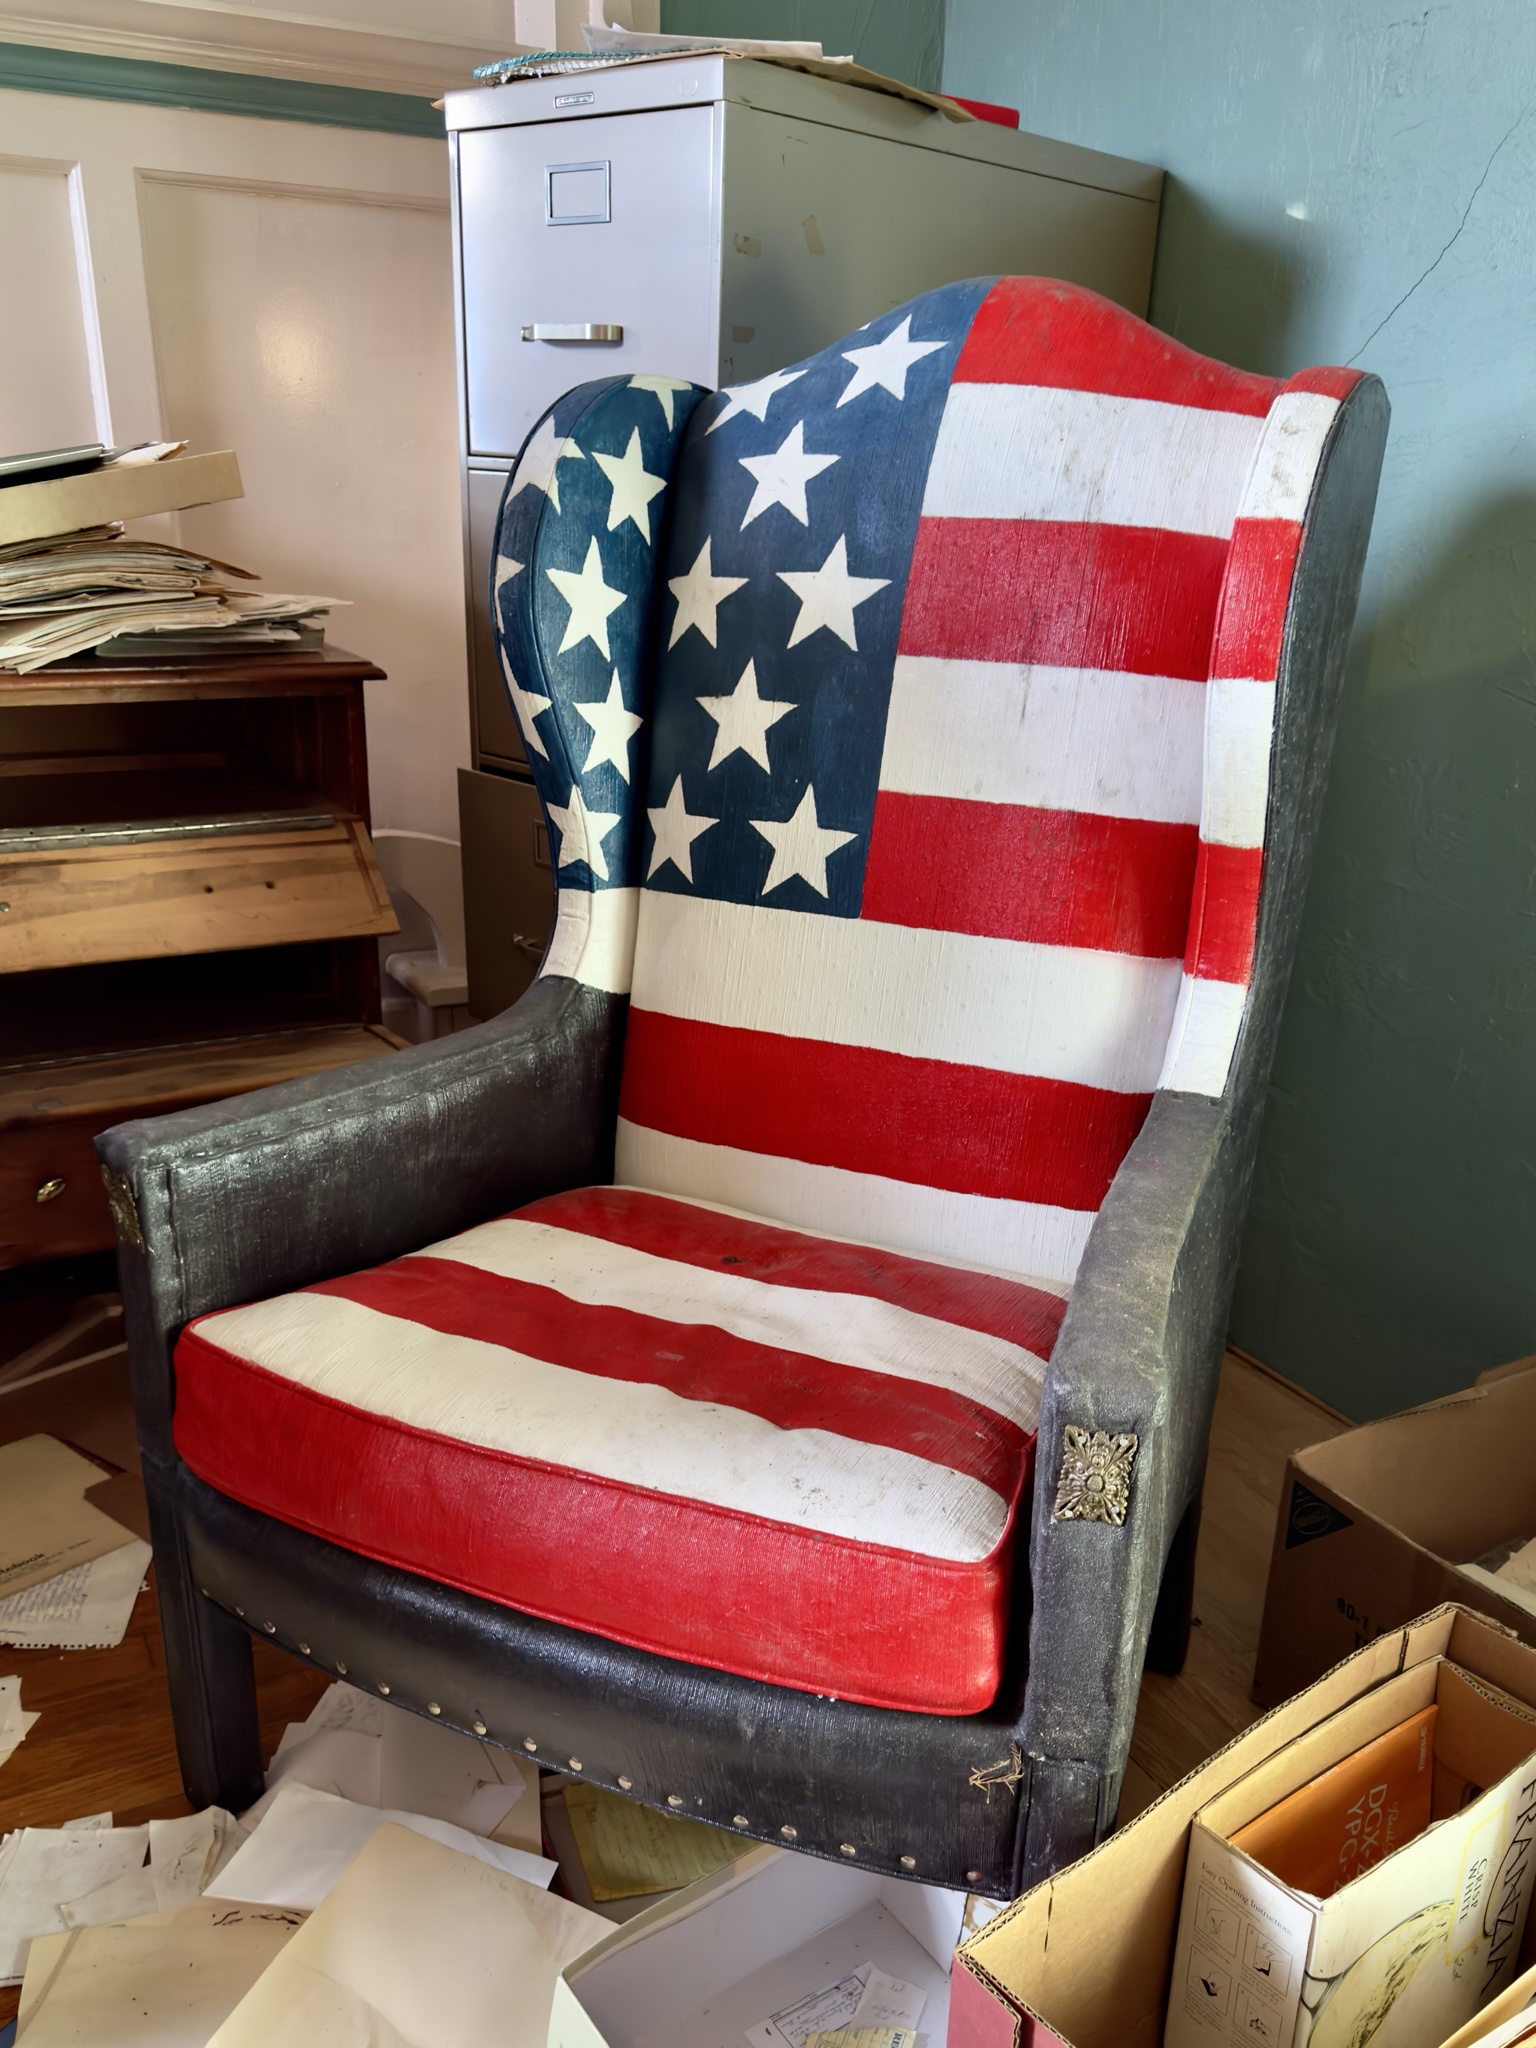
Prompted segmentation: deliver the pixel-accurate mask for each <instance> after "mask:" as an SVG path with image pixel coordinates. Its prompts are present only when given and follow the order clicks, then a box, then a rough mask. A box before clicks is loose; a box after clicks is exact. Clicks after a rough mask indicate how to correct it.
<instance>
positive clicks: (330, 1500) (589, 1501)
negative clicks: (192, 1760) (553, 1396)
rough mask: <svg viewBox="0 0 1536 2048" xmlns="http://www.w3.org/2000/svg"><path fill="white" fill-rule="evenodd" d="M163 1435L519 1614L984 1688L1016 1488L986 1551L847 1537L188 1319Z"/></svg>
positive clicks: (229, 1484) (309, 1513)
mask: <svg viewBox="0 0 1536 2048" xmlns="http://www.w3.org/2000/svg"><path fill="white" fill-rule="evenodd" d="M175 1436H176V1448H177V1450H178V1451H179V1452H180V1454H181V1456H182V1458H183V1459H185V1461H186V1463H187V1464H188V1465H189V1466H190V1467H191V1468H192V1470H193V1471H194V1472H195V1473H196V1474H197V1475H198V1477H199V1478H200V1479H203V1480H206V1481H207V1483H208V1484H209V1485H210V1486H215V1487H217V1488H218V1489H219V1491H220V1492H221V1493H227V1494H229V1495H231V1496H232V1498H234V1499H235V1500H238V1501H243V1502H244V1503H245V1504H246V1506H247V1507H253V1508H256V1509H258V1510H259V1511H260V1512H261V1513H263V1514H268V1515H274V1516H276V1517H277V1519H278V1520H279V1521H283V1522H287V1523H290V1524H291V1525H292V1526H293V1527H295V1528H298V1529H307V1530H308V1531H309V1532H310V1533H311V1534H312V1535H316V1536H320V1537H323V1538H325V1539H326V1540H327V1541H328V1542H332V1543H339V1544H342V1545H343V1546H345V1547H346V1548H347V1549H349V1550H354V1551H360V1552H362V1553H363V1555H365V1556H367V1557H374V1558H378V1559H379V1560H380V1561H381V1562H382V1563H385V1564H390V1565H395V1566H397V1567H398V1568H400V1569H401V1570H404V1571H410V1572H419V1573H421V1574H423V1575H424V1576H425V1577H427V1578H431V1579H436V1580H438V1581H440V1582H441V1583H443V1584H445V1585H450V1586H458V1587H460V1588H461V1589H462V1590H463V1591H464V1592H466V1593H472V1594H476V1595H478V1596H479V1597H480V1598H482V1599H486V1600H494V1601H496V1602H497V1603H498V1604H500V1605H501V1606H504V1607H515V1608H517V1609H518V1610H519V1611H520V1612H521V1613H524V1614H534V1615H539V1616H542V1617H543V1618H544V1619H546V1620H549V1621H556V1622H562V1623H564V1624H565V1625H567V1626H568V1627H571V1628H578V1629H585V1630H589V1631H592V1632H595V1633H596V1634H598V1635H602V1636H607V1637H609V1638H610V1639H611V1640H613V1641H615V1642H620V1643H630V1644H633V1645H634V1646H635V1647H636V1648H638V1649H642V1650H650V1651H653V1652H655V1653H657V1654H658V1655H660V1656H664V1657H678V1658H682V1659H684V1660H686V1661H687V1662H688V1663H690V1664H704V1665H708V1666H710V1667H711V1668H713V1669H715V1670H720V1671H735V1672H740V1673H741V1674H742V1675H743V1676H745V1677H748V1678H760V1679H763V1680H765V1681H767V1682H768V1683H769V1684H773V1685H788V1686H795V1687H798V1688H799V1689H801V1690H802V1691H808V1692H826V1693H836V1694H837V1696H838V1697H839V1698H841V1699H851V1700H857V1701H860V1702H861V1703H863V1704H866V1705H869V1706H877V1707H897V1708H905V1709H908V1710H911V1711H916V1712H922V1713H932V1714H975V1713H980V1712H981V1711H982V1709H983V1708H985V1707H987V1706H989V1705H990V1704H991V1701H992V1699H993V1697H994V1696H995V1694H996V1691H997V1686H998V1681H999V1679H1000V1677H1001V1673H1002V1658H1003V1644H1004V1631H1005V1626H1006V1618H1007V1598H1008V1581H1009V1570H1010V1563H1011V1554H1012V1541H1013V1526H1014V1521H1015V1519H1016V1515H1017V1501H1015V1502H1014V1503H1012V1504H1011V1512H1010V1515H1009V1521H1008V1527H1007V1530H1006V1531H1005V1534H1004V1536H1003V1539H1002V1541H1001V1542H1000V1543H999V1544H998V1546H997V1548H996V1550H995V1551H994V1552H993V1553H992V1555H991V1557H989V1558H987V1559H985V1560H984V1561H983V1562H982V1563H980V1564H975V1565H955V1564H949V1563H944V1562H940V1561H937V1560H935V1559H931V1558H925V1557H915V1556H912V1555H911V1554H909V1553H907V1552H905V1551H898V1550H883V1549H877V1548H875V1547H874V1546H872V1545H866V1544H856V1543H849V1542H846V1541H843V1540H842V1539H839V1538H830V1537H826V1536H822V1535H813V1534H811V1533H809V1532H807V1531H804V1530H799V1529H794V1528H790V1527H788V1526H786V1525H785V1524H783V1523H779V1522H767V1521H761V1520H758V1519H756V1518H755V1517H752V1516H748V1515H741V1514H737V1513H735V1512H733V1511H732V1510H730V1509H726V1508H715V1507H709V1506H706V1505H705V1504H703V1503H701V1502H697V1501H680V1500H676V1499H674V1498H672V1497H671V1496H670V1495H667V1494H658V1493H646V1492H642V1491H639V1490H638V1489H635V1488H632V1487H625V1486H618V1485H614V1484H613V1483H611V1482H610V1481H606V1480H601V1479H594V1478H591V1477H589V1476H588V1475H585V1474H582V1473H575V1472H570V1471H567V1470H565V1469H564V1468H562V1467H558V1466H549V1465H542V1464H538V1463H536V1462H534V1461H533V1460H531V1459H521V1458H514V1457H510V1456H508V1455H506V1454H505V1453H503V1452H497V1451H488V1450H485V1449H482V1448H480V1447H478V1446H476V1445H472V1444H463V1443H459V1442H456V1441H455V1440H454V1439H452V1438H449V1437H441V1436H435V1435H433V1434H431V1433H430V1432H427V1431H424V1430H418V1429H410V1428H406V1427H405V1426H403V1425H402V1424H399V1423H396V1422H391V1421H389V1420H388V1419H387V1418H385V1417H381V1416H377V1415H370V1414H367V1413H366V1412H365V1411H363V1410H361V1409H358V1408H354V1407H351V1406H349V1405H347V1404H345V1403H343V1402H339V1401H330V1400H326V1399H325V1398H324V1397H323V1396H320V1395H318V1394H314V1393H312V1392H310V1391H309V1390H308V1389H307V1388H303V1387H298V1386H295V1385H294V1384H293V1383H292V1382H291V1381H289V1380H285V1379H282V1378H281V1377H280V1376H279V1375H277V1374H276V1373H270V1372H265V1371H263V1370H262V1369H261V1368H260V1367H258V1366H253V1365H250V1364H248V1363H246V1362H245V1361H244V1360H242V1359H238V1358H235V1357H232V1356H231V1355H230V1354H229V1353H228V1352H226V1351H224V1350H222V1349H221V1348H219V1347H218V1346H216V1345H214V1344H210V1343H208V1342H207V1341H206V1340H205V1339H203V1338H202V1337H201V1336H200V1335H199V1333H198V1330H197V1326H196V1325H195V1324H194V1325H193V1326H192V1328H190V1329H189V1330H187V1331H186V1332H185V1333H184V1334H183V1336H182V1338H181V1341H180V1342H179V1344H178V1345H177V1347H176V1423H175ZM1028 1463H1029V1460H1028V1459H1026V1461H1025V1464H1026V1468H1027V1466H1028ZM1022 1491H1023V1487H1022V1485H1021V1489H1020V1492H1021V1495H1022Z"/></svg>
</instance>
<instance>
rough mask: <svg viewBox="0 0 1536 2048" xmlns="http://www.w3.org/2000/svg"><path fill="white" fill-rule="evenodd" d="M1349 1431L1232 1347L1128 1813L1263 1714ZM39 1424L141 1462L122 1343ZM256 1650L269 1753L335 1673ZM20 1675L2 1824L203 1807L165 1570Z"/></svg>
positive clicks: (0, 1388) (102, 1341)
mask: <svg viewBox="0 0 1536 2048" xmlns="http://www.w3.org/2000/svg"><path fill="white" fill-rule="evenodd" d="M115 1335H116V1326H115V1325H114V1326H109V1327H108V1328H107V1329H106V1330H105V1331H104V1332H99V1333H98V1335H97V1347H98V1348H100V1346H101V1345H106V1346H108V1347H110V1345H111V1342H112V1339H113V1338H114V1337H115ZM85 1341H86V1342H87V1343H90V1342H91V1341H92V1340H91V1338H90V1337H89V1336H87V1338H86V1339H85ZM0 1368H3V1358H0ZM1343 1426H1344V1425H1343V1423H1342V1422H1341V1421H1340V1419H1339V1418H1338V1417H1336V1416H1335V1415H1333V1414H1332V1413H1331V1412H1330V1411H1329V1410H1328V1409H1326V1408H1323V1407H1321V1406H1319V1405H1318V1404H1317V1403H1316V1402H1314V1401H1312V1400H1310V1399H1309V1398H1308V1397H1307V1396H1306V1395H1304V1394H1302V1393H1300V1392H1299V1391H1298V1390H1297V1389H1296V1388H1294V1387H1292V1386H1289V1385H1287V1384H1286V1383H1285V1382H1284V1381H1282V1380H1279V1379H1276V1378H1274V1377H1273V1376H1272V1375H1271V1374H1269V1373H1267V1372H1265V1371H1264V1370H1263V1368H1262V1367H1257V1366H1255V1365H1253V1364H1251V1363H1250V1362H1248V1361H1246V1360H1244V1359H1241V1358H1239V1357H1237V1356H1236V1355H1234V1354H1229V1355H1228V1357H1227V1361H1226V1364H1225V1367H1224V1369H1223V1374H1222V1384H1221V1393H1220V1396H1219V1398H1218V1400H1217V1404H1216V1419H1215V1424H1214V1427H1213V1430H1212V1437H1211V1459H1210V1466H1209V1470H1208V1473H1207V1478H1206V1488H1205V1519H1204V1524H1203V1527H1202V1530H1201V1535H1200V1550H1199V1559H1198V1564H1197V1567H1196V1575H1195V1616H1196V1624H1195V1630H1194V1636H1193V1641H1192V1646H1191V1649H1190V1655H1189V1661H1188V1663H1187V1665H1186V1666H1185V1669H1184V1672H1183V1674H1182V1675H1181V1676H1180V1677H1178V1678H1156V1677H1148V1678H1147V1679H1146V1680H1145V1681H1144V1683H1143V1685H1142V1694H1141V1705H1140V1710H1139V1712H1138V1715H1137V1720H1136V1732H1135V1737H1134V1740H1133V1742H1132V1745H1131V1764H1130V1768H1129V1771H1128V1773H1127V1777H1126V1787H1125V1797H1124V1799H1123V1800H1122V1803H1121V1809H1120V1817H1121V1820H1122V1821H1124V1820H1126V1819H1128V1818H1129V1817H1130V1815H1131V1814H1133V1813H1135V1812H1138V1811H1139V1810H1140V1809H1141V1808H1142V1807H1143V1806H1145V1805H1146V1804H1147V1803H1148V1802H1149V1801H1150V1800H1151V1799H1153V1798H1155V1797H1156V1796H1157V1794H1158V1793H1159V1792H1160V1791H1163V1790H1165V1789H1166V1788H1167V1787H1168V1786H1169V1785H1172V1784H1174V1783H1176V1782H1177V1780H1178V1779H1179V1778H1181V1777H1182V1776H1183V1775H1184V1774H1185V1772H1187V1771H1188V1770H1190V1769H1192V1768H1193V1766H1194V1765H1195V1764H1197V1763H1199V1762H1200V1761H1201V1760H1202V1759H1203V1758H1204V1757H1206V1756H1208V1755H1210V1753H1211V1752H1212V1751H1213V1750H1215V1749H1218V1748H1219V1747H1220V1746H1221V1745H1222V1744H1223V1743H1224V1742H1226V1741H1228V1740H1229V1739H1230V1738H1231V1737H1232V1736H1233V1735H1235V1734H1236V1733H1237V1732H1238V1731H1239V1730H1240V1729H1242V1728H1245V1727H1246V1726H1247V1725H1248V1723H1249V1722H1250V1721H1252V1720H1253V1719H1254V1718H1255V1717H1256V1714H1257V1711H1258V1710H1257V1708H1255V1707H1254V1706H1253V1705H1252V1704H1251V1703H1250V1701H1249V1698H1248V1684H1249V1679H1250V1678H1251V1676H1252V1672H1253V1660H1254V1653H1255V1651H1256V1649H1257V1647H1258V1638H1259V1618H1260V1614H1261V1612H1262V1609H1263V1604H1264V1582H1265V1577H1266V1574H1267V1572H1268V1567H1269V1548H1270V1541H1271V1538H1272V1536H1273V1533H1274V1526H1275V1513H1276V1508H1277V1504H1278V1501H1279V1495H1280V1484H1281V1479H1282V1477H1283V1474H1284V1469H1285V1460H1286V1457H1287V1454H1288V1453H1289V1452H1291V1451H1292V1450H1295V1449H1297V1448H1299V1447H1300V1446H1301V1445H1303V1444H1309V1443H1317V1442H1320V1441H1321V1440H1322V1439H1323V1438H1324V1437H1327V1436H1332V1435H1334V1434H1336V1432H1337V1431H1338V1430H1339V1429H1340V1428H1342V1427H1343ZM39 1429H44V1430H48V1431H50V1432H51V1433H52V1434H54V1435H56V1436H60V1437H63V1438H65V1439H66V1440H68V1441H70V1442H73V1443H75V1444H76V1445H77V1446H78V1447H79V1448H80V1449H82V1450H84V1451H86V1452H87V1453H88V1454H89V1455H91V1456H93V1457H95V1458H98V1459H99V1460H101V1461H103V1462H104V1463H105V1464H106V1465H108V1466H110V1467H114V1468H121V1469H124V1470H129V1471H131V1470H135V1469H136V1466H137V1453H136V1450H135V1448H134V1444H133V1435H132V1427H131V1411H130V1409H129V1405H128V1385H127V1366H126V1360H125V1359H124V1357H123V1355H122V1353H121V1351H120V1350H118V1351H116V1352H113V1351H111V1350H110V1349H109V1352H108V1355H107V1356H106V1357H104V1358H101V1359H99V1360H97V1362H96V1363H95V1364H93V1365H89V1366H83V1367H81V1368H80V1369H79V1370H77V1371H74V1372H69V1373H65V1374H62V1375H60V1376H59V1377H57V1378H54V1379H50V1380H44V1381H42V1382H40V1383H36V1384H34V1385H32V1386H30V1387H23V1388H19V1389H16V1390H14V1391H7V1390H6V1389H5V1387H4V1384H3V1378H0V1443H8V1442H11V1441H13V1440H14V1439H16V1438H18V1437H21V1436H26V1435H29V1434H31V1433H32V1432H33V1431H35V1430H39ZM255 1654H256V1669H257V1681H258V1687H259V1693H260V1701H261V1720H262V1739H263V1744H264V1753H265V1754H267V1755H270V1754H271V1752H272V1750H273V1749H274V1748H275V1747H276V1745H277V1740H278V1737H279V1735H280V1734H281V1732H282V1729H283V1726H284V1724H285V1723H286V1722H288V1721H295V1720H302V1719H303V1718H304V1716H305V1715H306V1714H307V1713H308V1712H309V1709H310V1707H311V1706H312V1705H313V1704H314V1702H315V1700H316V1699H317V1698H318V1697H319V1695H320V1693H321V1692H322V1691H323V1690H324V1687H325V1683H326V1681H325V1680H324V1679H323V1678H322V1677H321V1676H319V1675H318V1674H317V1673H315V1672H312V1671H311V1670H310V1669H309V1668H308V1667H307V1666H305V1665H302V1664H300V1663H298V1662H296V1661H295V1660H294V1659H292V1658H290V1657H287V1656H285V1655H284V1654H283V1652H282V1651H280V1650H276V1649H273V1648H272V1647H271V1646H269V1645H268V1644H265V1643H261V1642H258V1643H256V1645H255ZM8 1672H19V1673H20V1674H21V1682H22V1704H23V1706H24V1707H27V1708H29V1709H31V1710H33V1711H35V1712H40V1713H41V1715H42V1719H41V1720H40V1721H39V1722H38V1723H37V1725H36V1726H35V1727H34V1728H33V1730H32V1733H31V1734H30V1735H29V1736H28V1738H27V1740H26V1741H25V1742H24V1743H23V1744H22V1745H21V1747H20V1748H19V1749H18V1750H17V1751H16V1752H15V1754H14V1755H13V1756H12V1757H11V1759H10V1761H9V1762H8V1763H7V1764H5V1765H3V1766H0V1832H3V1831H5V1830H7V1829H10V1828H17V1827H58V1826H59V1825H61V1824H62V1823H63V1822H64V1821H68V1820H74V1819H77V1818H79V1817H80V1816H82V1815H85V1814H90V1813H100V1812H104V1811H108V1810H110V1811H111V1813H112V1814H113V1816H114V1817H115V1819H116V1820H117V1821H118V1822H119V1823H120V1824H123V1825H132V1824H136V1823H138V1822H140V1821H145V1820H150V1819H155V1818H157V1817H169V1816H171V1815H175V1814H182V1813H185V1812H186V1811H187V1810H188V1809H187V1804H186V1801H185V1799H184V1798H183V1796H182V1790H181V1781H180V1777H179V1775H178V1772H177V1768H176V1753H175V1745H174V1743H173V1741H172V1737H171V1717H170V1710H169V1707H168V1705H167V1701H166V1692H165V1678H164V1658H163V1655H162V1652H161V1647H160V1632H159V1626H158V1622H157V1618H156V1610H155V1596H154V1588H153V1575H151V1583H150V1587H149V1589H148V1590H147V1591H146V1592H144V1593H142V1594H141V1595H140V1596H139V1600H138V1604H137V1606H136V1607H135V1609H134V1616H133V1622H132V1625H131V1626H130V1628H129V1631H128V1634H127V1636H126V1638H125V1639H124V1641H123V1642H122V1644H121V1645H120V1646H119V1647H118V1648H117V1649H115V1650H71V1651H63V1652H60V1651H52V1650H7V1649H5V1648H3V1647H0V1676H3V1675H5V1674H6V1673H8ZM17 1996H18V1994H17V1992H16V1991H15V1989H11V1990H4V1989H0V2025H3V2024H4V2023H5V2021H6V2020H8V2019H9V2018H10V2017H11V2016H12V2015H13V2013H14V2012H15V2009H16V2000H17Z"/></svg>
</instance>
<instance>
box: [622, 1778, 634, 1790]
mask: <svg viewBox="0 0 1536 2048" xmlns="http://www.w3.org/2000/svg"><path fill="white" fill-rule="evenodd" d="M634 1789H635V1781H634V1779H633V1778H620V1780H619V1790H620V1791H621V1792H633V1791H634Z"/></svg>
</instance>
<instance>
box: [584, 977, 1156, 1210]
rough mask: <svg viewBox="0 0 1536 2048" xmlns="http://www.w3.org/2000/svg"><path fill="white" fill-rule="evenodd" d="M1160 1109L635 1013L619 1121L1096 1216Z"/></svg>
mask: <svg viewBox="0 0 1536 2048" xmlns="http://www.w3.org/2000/svg"><path fill="white" fill-rule="evenodd" d="M1151 1100H1152V1098H1151V1096H1150V1095H1120V1094H1116V1093H1114V1092H1112V1091H1111V1090H1109V1089H1105V1088H1085V1087H1082V1086H1081V1085H1079V1084H1078V1083H1076V1082H1072V1081H1047V1080H1042V1079H1041V1078H1040V1077H1039V1076H1038V1075H1035V1074H1000V1073H994V1072H993V1071H992V1070H991V1069H989V1068H985V1067H964V1066H958V1065H951V1064H950V1063H949V1062H947V1061H944V1060H927V1059H909V1058H906V1057H904V1056H903V1055H901V1054H899V1053H889V1052H875V1051H872V1050H871V1049H870V1048H869V1047H867V1046H861V1045H831V1044H826V1043H823V1042H821V1041H819V1040H813V1039H799V1038H784V1037H780V1036H778V1035H777V1034H775V1033H771V1032H766V1031H738V1030H732V1029H730V1028H728V1027H726V1026H723V1025H719V1024H699V1023H695V1022H693V1021H691V1020H688V1019H684V1018H680V1017H664V1016H660V1015H658V1014H656V1013H655V1012H654V1011H649V1010H638V1009H631V1010H630V1013H629V1031H628V1037H627V1039H626V1041H625V1048H624V1082H623V1088H622V1090H621V1093H620V1098H619V1113H620V1115H621V1116H625V1117H628V1118H629V1120H630V1121H631V1122H632V1123H636V1124H640V1125H643V1126H644V1127H645V1128H647V1129H649V1130H654V1131H666V1132H668V1133H669V1134H670V1135H671V1136H673V1137H677V1138H691V1139H694V1140H696V1141H697V1142H699V1143H701V1144H705V1145H729V1146H731V1147H733V1148H735V1149H736V1150H737V1151H742V1152H761V1153H766V1154H767V1155H768V1156H769V1157H770V1158H783V1159H801V1160H804V1161H806V1162H807V1163H808V1164H810V1165H813V1166H835V1167H840V1168H842V1169H843V1170H844V1171H845V1172H848V1173H870V1174H879V1175H881V1176H882V1177H884V1178H886V1179H889V1180H899V1181H912V1182H915V1183H916V1184H917V1185H918V1186H920V1187H932V1188H948V1189H950V1190H952V1191H953V1192H955V1193H957V1194H967V1195H985V1196H990V1197H993V1198H995V1199H997V1200H999V1201H1012V1202H1047V1203H1050V1204H1051V1205H1053V1206H1055V1207H1058V1208H1063V1209H1083V1210H1093V1209H1097V1208H1098V1206H1099V1204H1100V1203H1101V1202H1102V1201H1103V1199H1104V1197H1105V1195H1106V1194H1107V1193H1108V1192H1109V1184H1110V1182H1111V1181H1112V1180H1113V1179H1114V1177H1115V1169H1116V1168H1117V1167H1118V1166H1119V1164H1120V1161H1121V1160H1122V1159H1123V1158H1124V1157H1125V1155H1126V1153H1127V1152H1128V1151H1129V1149H1130V1146H1131V1141H1132V1139H1133V1138H1134V1137H1135V1136H1136V1133H1137V1132H1138V1131H1139V1130H1140V1128H1141V1125H1142V1121H1143V1119H1144V1118H1145V1116H1146V1113H1147V1110H1148V1107H1149V1106H1150V1104H1151Z"/></svg>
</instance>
